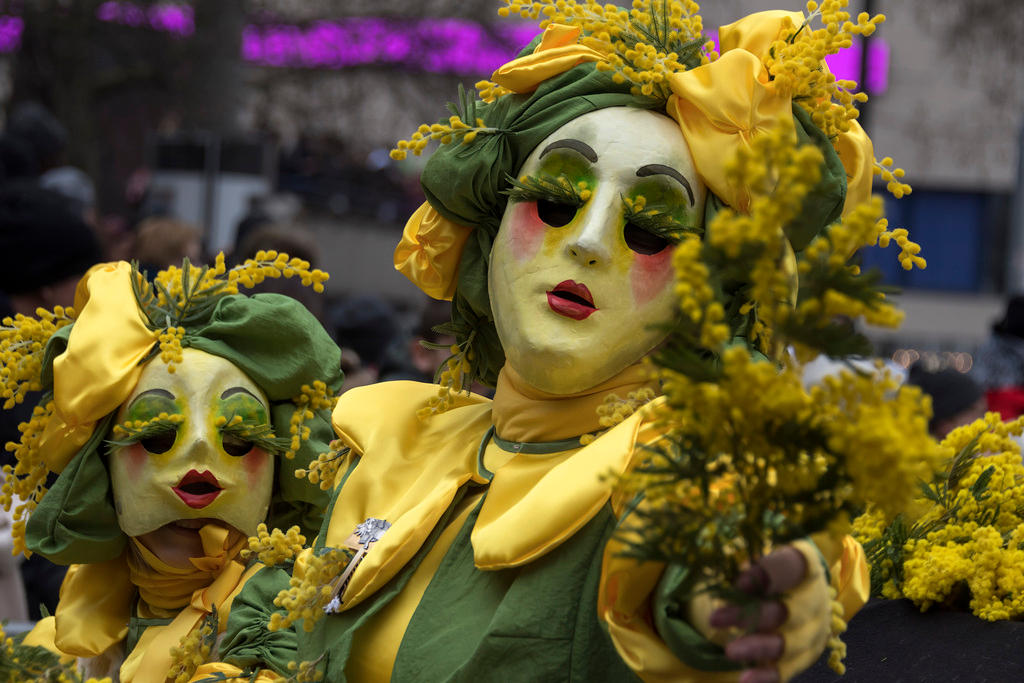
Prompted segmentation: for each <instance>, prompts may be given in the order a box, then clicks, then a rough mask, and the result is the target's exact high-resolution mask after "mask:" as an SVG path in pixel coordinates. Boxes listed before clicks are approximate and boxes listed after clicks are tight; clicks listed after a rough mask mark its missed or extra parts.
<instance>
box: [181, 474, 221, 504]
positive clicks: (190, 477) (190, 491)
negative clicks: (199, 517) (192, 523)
mask: <svg viewBox="0 0 1024 683" xmlns="http://www.w3.org/2000/svg"><path fill="white" fill-rule="evenodd" d="M172 489H173V491H174V492H175V493H177V494H178V497H179V498H181V499H182V500H183V501H184V502H185V505H188V506H189V507H190V508H196V509H199V508H204V507H206V506H207V505H209V504H210V503H212V502H213V501H214V499H215V498H216V497H217V496H219V495H220V492H221V491H222V490H223V489H222V488H221V485H220V482H218V481H217V477H215V476H213V473H211V472H210V471H209V470H206V471H205V472H202V473H200V472H196V471H195V470H189V471H188V474H186V475H185V476H184V477H182V478H181V481H179V482H178V485H177V486H174V487H172Z"/></svg>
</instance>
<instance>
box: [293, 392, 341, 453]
mask: <svg viewBox="0 0 1024 683" xmlns="http://www.w3.org/2000/svg"><path fill="white" fill-rule="evenodd" d="M301 391H302V393H300V394H299V395H298V396H296V397H295V398H293V399H292V402H293V403H294V404H295V412H294V413H292V417H291V420H290V423H289V426H288V433H289V434H290V435H291V442H290V443H289V445H288V450H287V451H285V453H284V457H286V458H288V459H289V460H291V459H292V458H294V457H295V453H296V452H297V451H298V450H299V448H301V447H302V442H303V441H307V440H308V439H309V435H310V429H309V427H307V426H306V425H305V423H306V422H307V421H309V420H312V419H313V418H314V417H315V411H317V410H328V411H329V410H333V408H334V404H335V403H337V401H338V397H337V396H335V395H334V394H332V393H331V392H330V391H329V390H328V389H327V385H326V384H325V383H324V382H322V381H320V380H317V381H315V382H313V386H312V387H311V386H309V385H308V384H303V385H302V390H301Z"/></svg>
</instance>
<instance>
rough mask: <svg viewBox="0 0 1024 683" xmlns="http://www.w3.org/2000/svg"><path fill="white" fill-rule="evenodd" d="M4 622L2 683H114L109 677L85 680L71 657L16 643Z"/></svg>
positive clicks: (0, 626)
mask: <svg viewBox="0 0 1024 683" xmlns="http://www.w3.org/2000/svg"><path fill="white" fill-rule="evenodd" d="M4 623H5V622H0V683H24V682H25V681H47V682H48V683H111V679H110V677H109V676H108V677H107V678H88V679H86V678H83V677H82V674H81V672H80V671H79V670H78V668H77V666H76V662H77V660H76V659H75V658H74V657H72V656H70V655H56V654H54V653H52V652H50V651H49V650H46V649H44V648H41V647H36V646H32V645H23V644H22V643H20V642H15V640H14V638H11V637H9V636H8V635H7V634H6V633H5V632H4Z"/></svg>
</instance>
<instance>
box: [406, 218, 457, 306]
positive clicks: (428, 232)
mask: <svg viewBox="0 0 1024 683" xmlns="http://www.w3.org/2000/svg"><path fill="white" fill-rule="evenodd" d="M470 232H472V230H471V229H470V228H467V227H465V226H463V225H457V224H455V223H452V222H451V221H450V220H448V219H447V218H444V217H443V216H442V215H441V214H439V213H438V212H437V211H435V210H434V207H432V206H430V204H428V203H427V202H423V204H422V205H421V206H420V208H418V209H416V211H415V213H413V215H412V216H410V217H409V220H408V221H406V223H405V230H404V231H403V232H402V239H401V241H400V242H399V243H398V246H397V247H395V255H394V262H395V270H397V271H398V272H400V273H401V274H402V275H404V276H406V277H407V278H409V279H410V280H411V281H412V283H413V284H414V285H416V286H417V287H419V288H420V289H422V290H423V291H424V292H425V293H426V294H427V296H430V297H433V298H434V299H440V300H442V301H451V298H452V297H453V296H455V285H456V284H458V275H459V259H461V258H462V249H463V247H465V245H466V240H467V239H469V233H470Z"/></svg>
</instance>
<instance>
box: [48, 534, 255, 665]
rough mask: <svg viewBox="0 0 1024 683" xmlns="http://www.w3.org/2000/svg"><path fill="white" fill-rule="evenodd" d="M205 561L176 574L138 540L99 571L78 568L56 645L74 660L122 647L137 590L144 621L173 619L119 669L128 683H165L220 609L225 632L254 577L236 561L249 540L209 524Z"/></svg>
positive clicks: (70, 578)
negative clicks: (184, 642)
mask: <svg viewBox="0 0 1024 683" xmlns="http://www.w3.org/2000/svg"><path fill="white" fill-rule="evenodd" d="M199 533H200V538H201V539H202V542H203V552H204V553H205V554H204V555H203V556H202V557H197V558H192V560H191V562H192V564H193V565H194V566H195V569H181V568H177V567H171V566H170V565H167V564H166V563H164V562H161V561H160V560H159V559H158V558H157V557H156V556H155V555H153V553H152V552H151V551H149V549H147V548H146V547H145V546H143V545H142V544H141V543H138V542H137V541H135V539H132V540H133V542H134V547H133V548H130V549H129V550H128V551H126V552H125V554H124V555H122V556H120V557H118V558H116V559H114V560H110V561H109V562H101V563H96V564H86V565H72V566H71V568H70V569H69V570H68V574H67V577H66V578H65V579H64V583H63V584H62V585H61V589H60V601H59V603H58V604H57V613H56V615H55V635H54V645H55V646H56V647H57V649H58V650H60V651H61V652H64V653H67V654H71V655H74V656H76V657H95V656H98V655H100V654H102V653H103V652H105V651H106V650H107V649H109V648H110V647H111V646H113V645H116V644H117V643H119V642H121V641H122V640H124V638H125V637H126V636H127V634H128V621H129V617H130V616H131V609H132V603H133V602H134V601H135V596H136V590H137V591H138V595H139V597H140V599H141V601H140V602H139V605H138V614H139V616H142V617H144V618H173V620H172V621H171V623H170V624H167V625H166V626H151V627H149V628H148V629H146V631H145V632H144V633H143V634H142V637H141V638H140V640H139V642H138V644H137V645H136V646H135V649H133V650H132V652H131V653H129V655H128V657H127V658H126V659H125V661H124V663H123V664H122V665H121V670H120V680H121V682H122V683H163V681H164V680H165V679H166V678H167V672H168V671H169V670H170V667H171V654H170V652H171V648H172V647H174V646H176V645H178V643H179V642H180V641H181V639H182V638H183V637H184V636H185V635H187V634H188V633H189V632H190V631H191V630H192V629H193V628H195V627H196V626H197V625H198V624H199V622H200V621H202V619H203V618H204V617H205V616H206V615H207V614H209V613H211V612H212V611H213V609H214V608H217V610H218V617H219V621H220V628H221V630H223V628H224V625H225V624H226V623H227V618H228V614H229V607H230V601H231V599H233V598H234V596H235V595H236V594H237V593H238V591H239V590H240V589H241V587H242V584H243V583H245V580H246V579H247V578H248V577H249V576H250V575H251V574H252V573H253V572H254V571H255V569H256V567H253V568H252V569H250V570H249V572H246V571H245V567H244V565H243V564H242V563H241V562H239V561H237V560H236V559H235V557H236V556H237V554H238V552H239V551H240V550H241V549H242V547H243V546H244V545H245V541H246V539H245V538H244V537H240V538H239V539H237V540H235V539H233V538H232V536H231V535H230V534H229V533H228V530H227V529H226V528H224V527H222V526H219V525H212V524H208V525H206V526H205V527H203V528H202V529H201V530H200V532H199Z"/></svg>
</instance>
